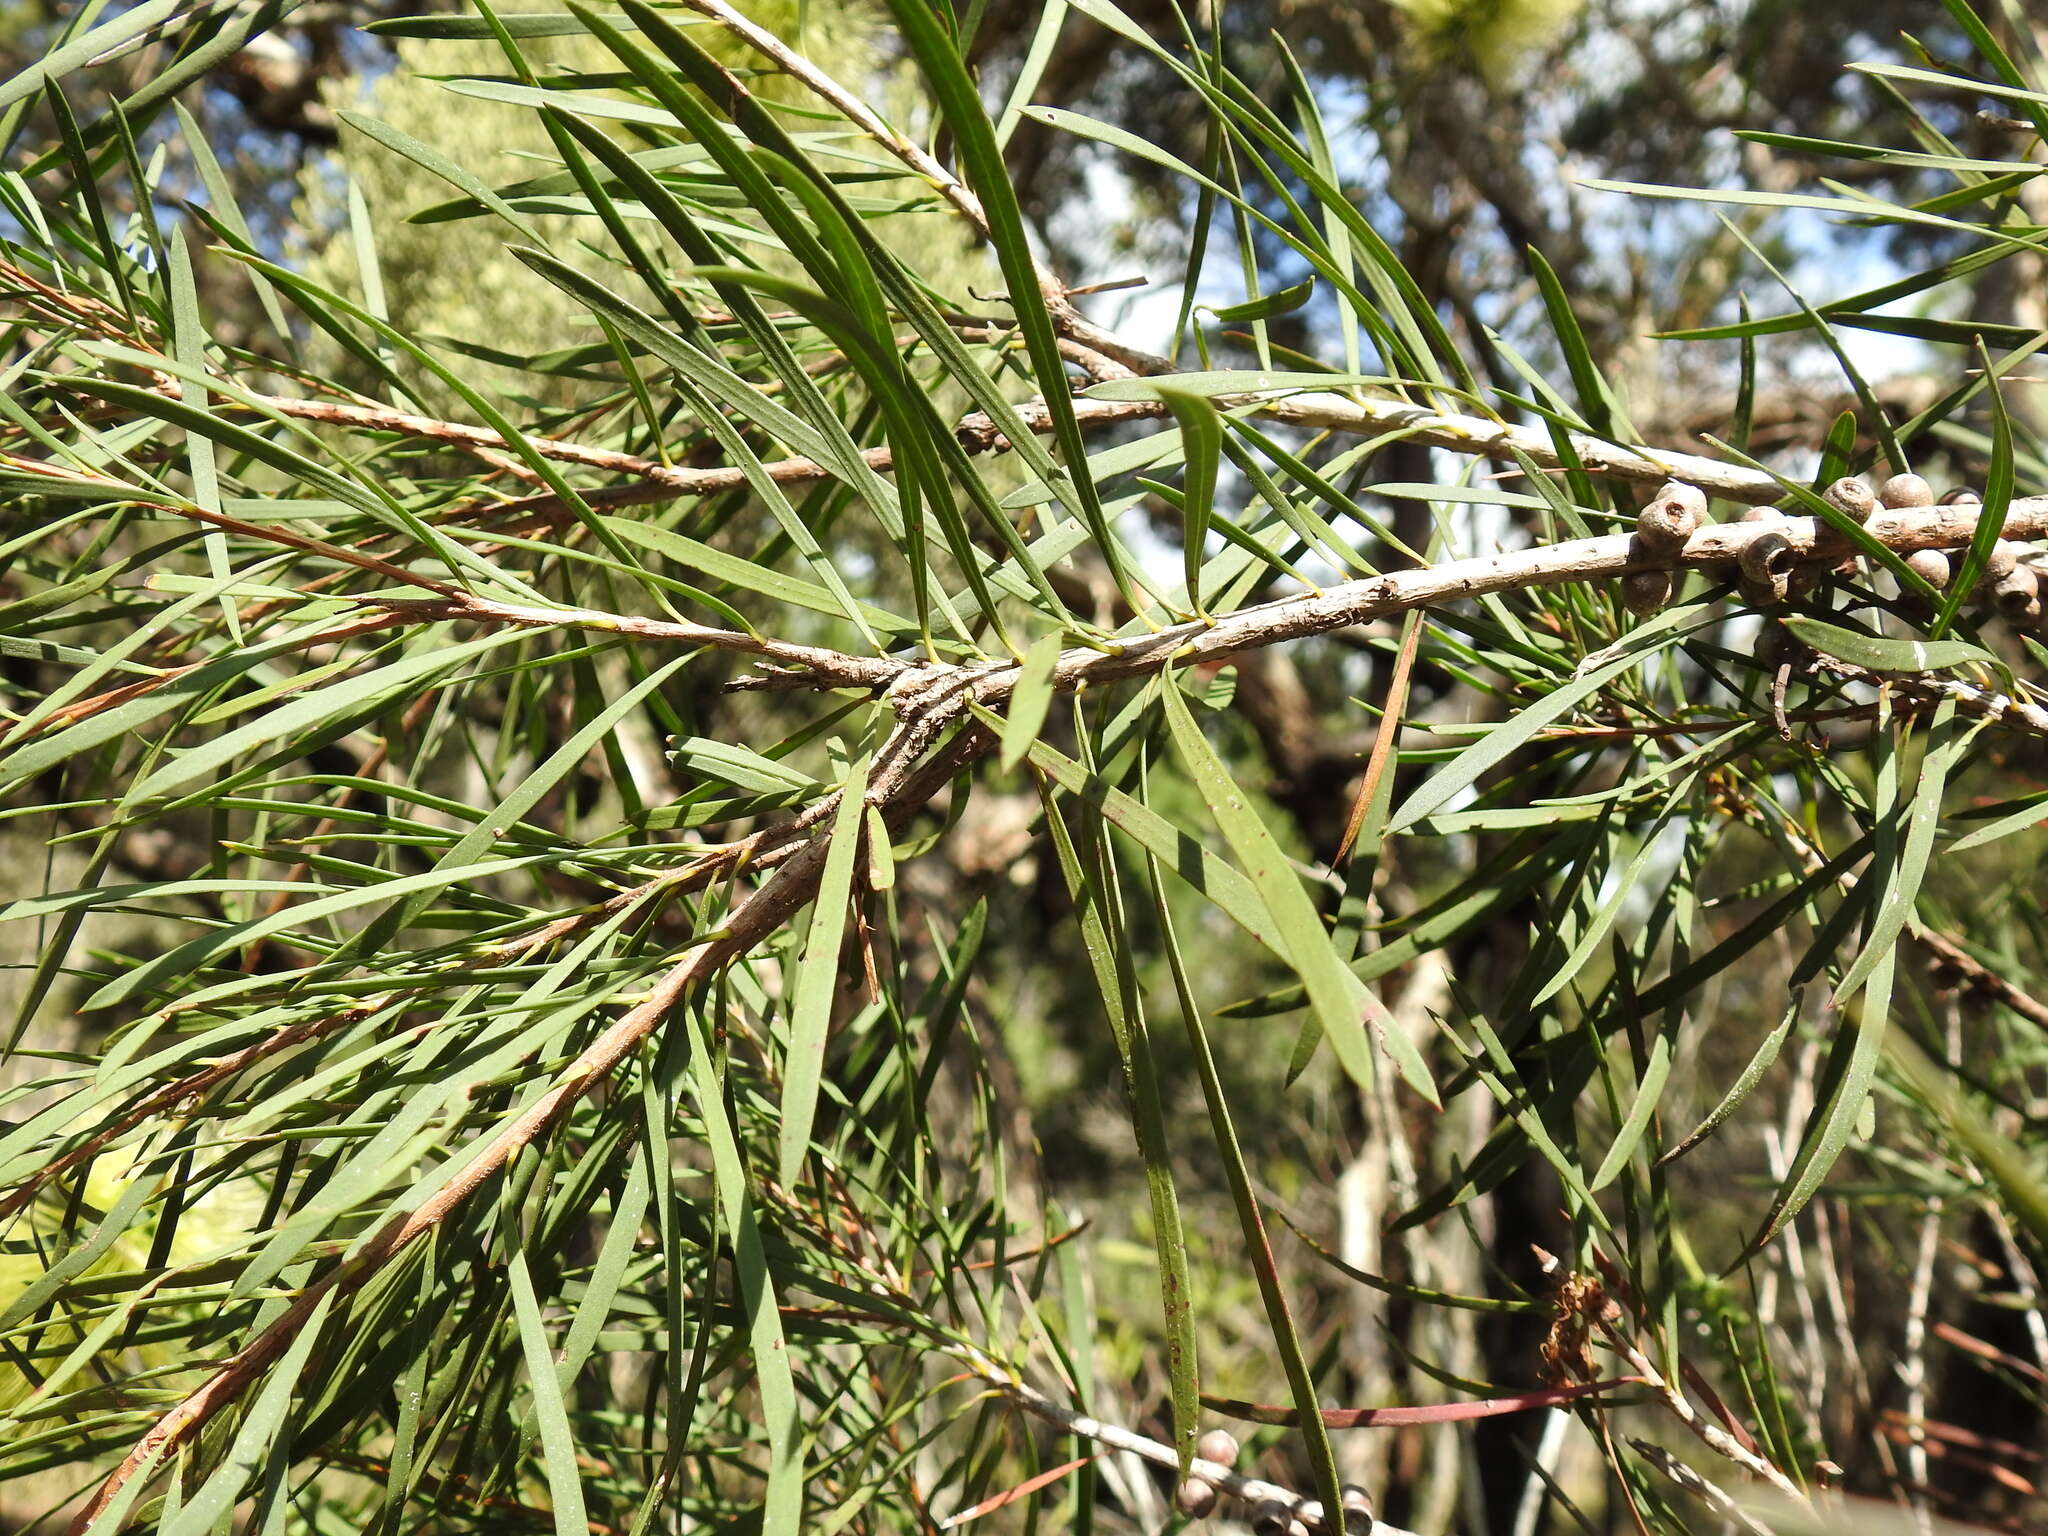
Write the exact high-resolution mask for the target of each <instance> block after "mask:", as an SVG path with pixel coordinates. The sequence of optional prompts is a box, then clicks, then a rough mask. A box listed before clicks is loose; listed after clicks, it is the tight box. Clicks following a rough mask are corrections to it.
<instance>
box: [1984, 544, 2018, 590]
mask: <svg viewBox="0 0 2048 1536" xmlns="http://www.w3.org/2000/svg"><path fill="white" fill-rule="evenodd" d="M2019 563H2020V547H2019V545H2017V544H2014V543H2013V542H2011V541H2010V540H2008V539H2000V540H1999V541H1998V542H1997V543H1996V544H1994V545H1992V546H1991V557H1990V558H1989V559H1988V560H1986V561H1985V562H1984V579H1985V580H1986V581H2003V580H2005V578H2006V577H2008V576H2010V575H2011V574H2012V571H2013V567H2014V566H2016V565H2018V564H2019Z"/></svg>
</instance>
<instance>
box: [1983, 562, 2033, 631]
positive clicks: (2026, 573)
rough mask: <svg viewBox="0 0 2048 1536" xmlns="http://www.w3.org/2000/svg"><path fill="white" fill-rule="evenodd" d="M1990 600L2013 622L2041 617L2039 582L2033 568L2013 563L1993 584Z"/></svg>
mask: <svg viewBox="0 0 2048 1536" xmlns="http://www.w3.org/2000/svg"><path fill="white" fill-rule="evenodd" d="M1991 600H1992V601H1993V602H1994V603H1996V604H1997V605H1998V611H1999V612H2000V613H2002V614H2004V615H2005V616H2006V617H2007V618H2008V619H2010V620H2011V621H2012V622H2013V623H2015V624H2032V623H2034V622H2035V621H2036V620H2038V619H2039V618H2040V617H2041V583H2040V579H2039V578H2038V577H2037V576H2035V574H2034V568H2033V567H2032V566H2031V565H2015V566H2014V567H2013V568H2012V569H2011V570H2009V571H2007V572H2006V573H2005V574H2004V575H2003V576H2001V577H1999V579H1998V581H1997V583H1996V584H1995V585H1993V587H1992V588H1991Z"/></svg>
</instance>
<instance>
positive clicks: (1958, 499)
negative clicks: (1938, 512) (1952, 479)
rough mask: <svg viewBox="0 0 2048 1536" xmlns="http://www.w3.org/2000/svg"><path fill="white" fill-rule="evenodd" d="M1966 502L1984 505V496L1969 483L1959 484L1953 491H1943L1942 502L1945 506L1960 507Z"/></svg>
mask: <svg viewBox="0 0 2048 1536" xmlns="http://www.w3.org/2000/svg"><path fill="white" fill-rule="evenodd" d="M1966 503H1968V504H1972V505H1976V506H1982V505H1983V504H1984V498H1983V497H1982V496H1979V495H1978V494H1977V493H1976V492H1975V491H1973V490H1971V489H1970V488H1969V487H1968V486H1967V485H1959V486H1957V487H1956V488H1955V489H1954V490H1952V491H1943V492H1942V493H1941V504H1942V505H1943V506H1944V507H1959V506H1963V505H1964V504H1966Z"/></svg>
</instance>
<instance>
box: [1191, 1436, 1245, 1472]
mask: <svg viewBox="0 0 2048 1536" xmlns="http://www.w3.org/2000/svg"><path fill="white" fill-rule="evenodd" d="M1237 1451H1238V1445H1237V1436H1235V1435H1233V1434H1232V1433H1231V1432H1230V1431H1229V1430H1227V1429H1212V1430H1210V1431H1209V1432H1208V1433H1207V1434H1206V1435H1204V1436H1202V1438H1201V1439H1199V1440H1197V1441H1196V1442H1195V1454H1196V1455H1197V1456H1199V1457H1201V1458H1202V1460H1204V1461H1213V1462H1215V1463H1216V1465H1218V1466H1219V1467H1234V1466H1236V1465H1237Z"/></svg>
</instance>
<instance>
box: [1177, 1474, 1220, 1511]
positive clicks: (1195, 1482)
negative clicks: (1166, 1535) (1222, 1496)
mask: <svg viewBox="0 0 2048 1536" xmlns="http://www.w3.org/2000/svg"><path fill="white" fill-rule="evenodd" d="M1173 1503H1174V1507H1175V1508H1176V1509H1178V1510H1179V1511H1180V1512H1181V1513H1182V1514H1184V1515H1186V1516H1187V1517H1188V1518H1189V1519H1191V1520H1203V1519H1207V1518H1208V1517H1209V1516H1210V1515H1211V1514H1213V1513H1215V1510H1216V1490H1215V1489H1214V1488H1213V1487H1211V1486H1210V1485H1209V1484H1207V1483H1205V1482H1203V1481H1202V1480H1201V1479H1200V1478H1199V1477H1191V1478H1189V1479H1188V1480H1187V1481H1186V1482H1184V1483H1182V1484H1181V1485H1180V1486H1179V1487H1178V1488H1176V1489H1174V1491H1173Z"/></svg>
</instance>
